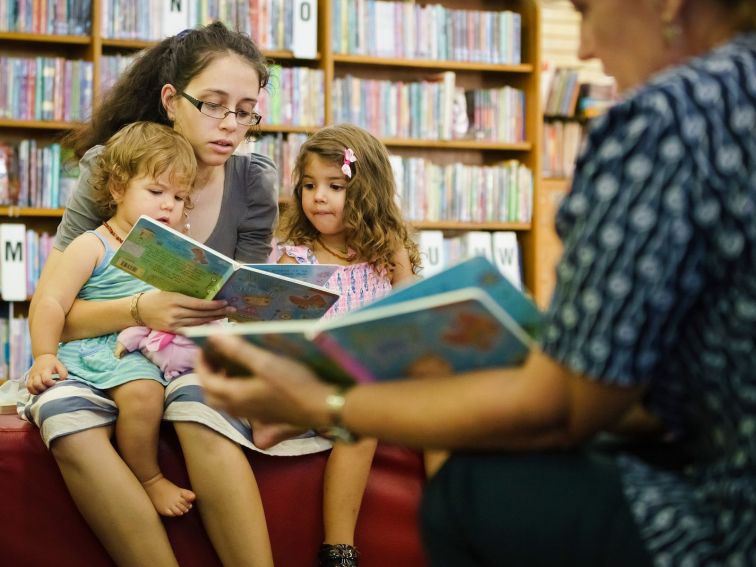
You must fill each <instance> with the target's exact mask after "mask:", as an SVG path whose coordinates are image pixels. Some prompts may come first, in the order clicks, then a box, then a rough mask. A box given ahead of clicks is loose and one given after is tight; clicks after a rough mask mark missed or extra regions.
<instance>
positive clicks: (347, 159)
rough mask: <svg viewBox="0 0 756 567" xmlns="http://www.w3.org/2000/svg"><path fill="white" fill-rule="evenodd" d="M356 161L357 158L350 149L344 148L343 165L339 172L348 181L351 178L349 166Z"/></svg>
mask: <svg viewBox="0 0 756 567" xmlns="http://www.w3.org/2000/svg"><path fill="white" fill-rule="evenodd" d="M356 161H357V157H356V156H355V155H354V152H353V151H352V148H346V149H345V150H344V165H342V166H341V172H342V173H343V174H344V175H346V176H347V177H348V178H349V179H351V178H352V167H351V164H353V163H354V162H356Z"/></svg>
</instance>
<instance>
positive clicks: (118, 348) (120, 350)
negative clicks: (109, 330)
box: [115, 343, 129, 358]
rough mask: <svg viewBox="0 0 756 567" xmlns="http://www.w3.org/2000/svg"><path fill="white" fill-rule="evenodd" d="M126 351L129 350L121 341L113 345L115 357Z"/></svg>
mask: <svg viewBox="0 0 756 567" xmlns="http://www.w3.org/2000/svg"><path fill="white" fill-rule="evenodd" d="M127 352H129V351H128V349H127V348H126V347H125V346H124V345H123V344H122V343H116V347H115V357H116V358H123V356H124V355H125V354H126V353H127Z"/></svg>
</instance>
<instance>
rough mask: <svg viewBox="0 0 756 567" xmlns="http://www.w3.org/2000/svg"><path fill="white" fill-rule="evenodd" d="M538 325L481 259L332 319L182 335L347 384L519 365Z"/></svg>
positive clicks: (528, 304)
mask: <svg viewBox="0 0 756 567" xmlns="http://www.w3.org/2000/svg"><path fill="white" fill-rule="evenodd" d="M541 320H542V315H541V313H540V312H539V311H538V308H537V307H536V306H535V305H534V304H533V302H532V301H531V300H530V299H529V298H528V297H527V296H525V295H524V294H523V293H522V292H521V291H519V290H517V288H515V287H514V286H513V285H512V284H511V283H509V282H508V281H507V280H506V279H505V278H504V277H503V276H502V275H501V273H500V272H499V270H498V269H497V268H496V267H495V266H494V265H493V264H491V262H489V261H488V260H486V259H485V258H483V257H476V258H473V259H471V260H467V261H465V262H462V263H460V264H458V265H456V266H453V267H450V268H448V269H446V270H444V271H442V272H440V273H438V274H436V275H434V276H432V277H430V278H427V279H425V280H420V281H418V282H416V283H413V284H411V285H408V286H406V287H403V288H399V289H397V290H396V291H394V292H393V293H391V294H390V295H388V296H386V297H384V298H382V299H380V300H378V301H376V302H374V303H371V304H370V305H368V306H365V307H363V308H361V309H358V310H356V311H352V312H350V313H345V314H343V315H340V316H338V317H335V318H332V319H326V320H320V321H313V320H311V321H271V322H255V323H243V324H238V325H202V326H198V327H186V328H184V329H181V332H182V333H184V334H185V335H186V336H187V337H189V338H190V339H192V340H193V341H195V342H196V343H198V344H199V345H205V346H206V342H207V338H208V337H209V336H211V335H218V334H234V335H241V336H243V337H244V338H245V339H247V340H248V341H250V342H252V343H254V344H256V345H259V346H261V347H264V348H266V349H269V350H271V351H274V352H276V353H279V354H285V355H288V356H290V357H293V358H295V359H297V360H299V361H301V362H303V363H305V364H307V365H308V366H309V367H310V368H311V369H312V370H313V371H315V372H316V373H317V374H318V375H319V376H320V377H321V378H322V379H324V380H327V381H330V382H334V383H340V384H344V383H350V382H354V381H357V382H370V381H376V380H378V381H382V380H396V379H402V378H411V377H432V376H441V375H448V374H450V373H452V372H461V371H466V370H476V369H482V368H489V367H495V366H514V365H518V364H521V363H522V362H523V361H524V360H525V358H526V357H527V355H528V352H529V350H530V348H531V347H532V346H533V345H534V343H535V338H536V335H537V332H538V329H539V327H540V325H541ZM206 352H208V355H209V357H210V358H211V359H212V364H213V365H215V366H218V367H220V368H225V369H226V370H228V371H229V374H232V373H236V372H231V369H230V368H226V367H225V366H224V364H223V361H220V360H218V359H217V358H213V356H214V355H213V353H212V350H211V349H209V348H206ZM234 370H237V369H234Z"/></svg>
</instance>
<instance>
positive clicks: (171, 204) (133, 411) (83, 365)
mask: <svg viewBox="0 0 756 567" xmlns="http://www.w3.org/2000/svg"><path fill="white" fill-rule="evenodd" d="M196 173H197V160H196V158H195V156H194V150H193V149H192V146H191V145H190V144H189V142H188V141H187V140H186V139H185V138H184V137H183V136H182V135H181V134H179V133H177V132H176V131H174V130H173V129H171V128H169V127H167V126H162V125H159V124H156V123H154V122H135V123H133V124H130V125H128V126H126V127H124V128H123V129H122V130H120V131H118V132H117V133H116V134H114V135H113V136H112V137H111V138H110V139H109V140H108V142H107V143H106V144H105V148H104V150H103V151H102V153H101V154H100V155H99V156H98V158H97V164H96V168H95V170H94V171H93V173H92V176H91V178H90V183H91V184H92V187H93V189H94V191H95V199H96V200H97V202H98V205H99V206H100V207H101V209H102V210H103V212H104V213H105V214H104V216H105V217H106V218H107V217H109V218H108V220H107V221H105V222H103V223H102V225H101V226H100V227H98V228H97V229H95V230H91V231H87V232H85V233H84V234H82V235H81V236H79V237H77V238H76V239H75V240H74V241H73V242H72V243H71V244H70V245H69V246H68V247H67V248H66V250H65V252H64V253H63V256H62V261H61V262H59V263H58V264H57V266H56V268H55V273H54V277H53V280H52V281H54V282H56V285H51V286H48V287H47V288H46V290H45V291H46V293H44V294H43V295H42V297H40V298H39V307H40V308H39V309H38V310H37V315H36V317H38V318H39V322H38V323H37V324H35V325H33V326H32V329H31V332H32V344H33V345H34V365H33V366H32V368H31V370H30V371H29V386H28V388H29V391H30V393H32V394H37V393H39V392H40V391H42V390H44V389H45V387H47V386H50V385H51V384H52V382H51V380H53V379H55V378H56V377H55V374H57V378H58V379H66V378H67V379H69V380H74V381H78V382H83V383H85V384H87V385H88V386H90V387H94V388H97V389H99V390H101V391H104V392H106V393H107V394H108V396H109V397H110V398H111V399H112V401H113V402H114V403H115V405H116V406H117V407H118V418H117V420H116V425H115V436H116V440H117V442H118V448H119V451H120V453H121V455H122V457H123V459H124V461H125V462H126V463H127V464H128V466H129V467H130V468H131V470H132V472H133V473H134V475H135V476H136V477H137V479H139V481H140V482H141V483H142V485H143V486H144V488H145V490H146V492H147V494H148V495H149V497H150V500H151V501H152V503H153V505H154V506H155V509H156V510H157V511H158V513H160V514H162V515H165V516H179V515H181V514H185V513H186V512H187V511H189V509H190V508H191V507H192V502H193V501H194V499H195V495H194V493H193V492H191V491H190V490H186V489H183V488H180V487H178V486H176V485H175V484H173V483H172V482H170V481H169V480H168V479H166V478H164V477H163V475H162V474H161V472H160V469H159V467H158V462H157V442H158V428H159V426H160V421H161V419H162V412H163V398H164V392H163V390H164V386H165V384H166V383H167V381H166V378H165V377H164V376H163V374H162V373H161V371H160V369H159V368H158V367H157V366H155V364H153V363H152V362H150V361H149V360H147V358H145V356H144V355H143V354H142V353H141V352H138V351H137V352H131V353H128V354H125V355H123V356H119V355H117V354H116V339H117V334H116V333H111V334H108V335H104V336H100V337H95V338H89V339H81V340H73V341H70V342H66V343H62V344H60V345H59V341H60V339H61V333H62V331H63V325H64V322H65V318H66V314H67V313H68V311H69V309H70V308H71V305H72V304H73V302H74V300H75V299H77V298H81V299H94V300H108V299H115V298H121V297H128V296H132V300H131V314H132V316H133V317H134V319H135V320H137V321H139V298H140V297H141V293H142V292H144V291H147V290H149V289H152V288H151V287H150V286H149V285H147V284H145V283H143V282H141V281H140V280H137V279H135V278H133V277H132V276H130V275H129V274H127V273H126V272H123V271H121V270H119V269H118V268H115V267H113V266H111V265H110V259H111V258H112V256H113V254H114V252H115V250H116V249H117V248H118V247H119V246H120V244H121V243H123V239H124V238H125V237H126V235H127V234H128V232H129V230H131V227H132V226H133V225H134V224H135V223H136V221H137V219H138V218H139V217H140V216H141V215H147V216H150V217H152V218H154V219H156V220H158V221H160V222H163V223H165V224H166V225H168V226H170V227H172V228H179V227H181V226H182V224H183V220H184V212H185V210H186V208H187V206H188V205H189V196H190V193H191V191H192V184H193V182H194V179H195V176H196ZM119 354H120V353H119ZM39 385H44V387H41V386H39Z"/></svg>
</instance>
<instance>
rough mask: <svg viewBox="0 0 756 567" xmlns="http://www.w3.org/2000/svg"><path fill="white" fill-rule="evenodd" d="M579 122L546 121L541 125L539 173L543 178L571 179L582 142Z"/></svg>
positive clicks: (582, 127) (581, 129)
mask: <svg viewBox="0 0 756 567" xmlns="http://www.w3.org/2000/svg"><path fill="white" fill-rule="evenodd" d="M583 131H584V126H583V124H581V123H580V122H575V121H563V120H548V121H546V122H544V124H543V139H542V141H541V148H542V149H541V156H542V159H541V173H542V174H543V176H544V177H571V176H572V172H573V170H574V169H575V160H576V159H577V156H578V153H579V152H580V148H581V145H582V141H583Z"/></svg>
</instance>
